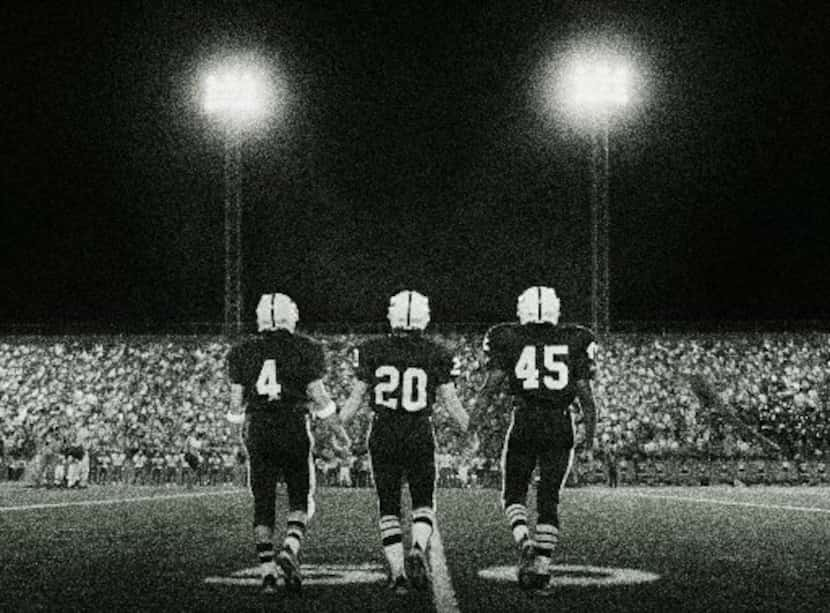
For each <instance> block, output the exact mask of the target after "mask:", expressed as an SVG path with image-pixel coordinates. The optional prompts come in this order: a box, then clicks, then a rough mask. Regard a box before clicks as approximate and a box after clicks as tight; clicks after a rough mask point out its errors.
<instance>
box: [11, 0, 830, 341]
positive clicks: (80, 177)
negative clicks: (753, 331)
mask: <svg viewBox="0 0 830 613" xmlns="http://www.w3.org/2000/svg"><path fill="white" fill-rule="evenodd" d="M90 4H95V5H96V6H90ZM99 4H100V6H98V5H99ZM344 4H348V5H350V6H349V7H348V8H343V9H340V10H332V9H331V8H321V7H315V6H314V5H313V4H312V3H310V2H293V3H291V2H281V3H270V2H261V3H232V2H223V3H207V4H198V5H197V4H195V3H193V4H191V3H133V4H127V3H75V4H72V3H37V5H36V6H29V5H28V4H25V5H24V4H17V5H16V6H12V5H11V4H10V3H6V4H5V5H4V8H3V9H1V10H0V28H1V29H2V31H0V40H2V45H3V58H4V60H3V62H2V63H0V75H1V78H2V94H0V96H1V97H0V101H2V111H3V117H2V135H3V139H2V142H3V147H2V156H3V160H2V162H3V163H2V166H0V167H2V184H1V185H0V189H2V213H1V214H0V215H2V217H0V224H2V225H1V226H0V237H2V240H3V248H2V268H0V282H2V286H3V288H4V292H3V297H2V299H0V323H2V325H3V326H4V327H9V326H13V325H15V324H20V323H24V322H26V323H31V322H34V323H41V324H50V325H59V326H60V325H68V324H70V323H72V322H96V323H95V324H94V325H102V326H116V327H123V328H124V329H127V328H129V327H135V326H143V327H146V328H148V329H159V330H161V329H167V328H171V327H175V326H176V325H178V324H180V323H181V322H192V321H211V322H219V321H221V319H222V291H223V242H222V236H223V235H222V227H223V219H224V217H223V209H222V206H223V186H224V184H223V174H222V172H223V166H222V164H223V157H222V156H223V149H222V141H221V138H219V136H218V135H217V134H216V132H215V131H212V130H211V129H209V126H208V124H207V121H206V120H205V118H204V117H202V116H201V114H200V112H199V108H198V105H197V103H196V99H195V95H194V88H195V83H196V82H197V80H198V75H199V69H200V66H201V65H203V64H204V62H205V61H206V59H208V58H210V57H212V56H214V55H215V54H216V53H217V52H219V51H220V50H222V49H223V48H228V47H230V48H239V49H254V50H255V51H257V52H258V53H260V54H261V55H264V56H265V57H267V58H268V59H269V60H271V61H272V62H273V65H274V66H276V67H278V69H279V71H280V72H281V73H282V75H284V77H285V79H286V82H287V83H288V84H289V87H290V90H291V94H292V97H291V103H290V105H289V107H288V108H287V109H286V113H285V115H283V116H282V119H281V120H280V122H279V123H278V124H276V125H275V126H273V127H272V129H270V130H269V131H268V132H266V133H262V134H259V135H258V136H257V137H256V138H254V139H252V140H250V141H249V142H247V143H246V144H245V147H244V174H245V177H244V202H245V222H244V225H245V227H244V243H245V286H246V300H247V306H246V315H247V314H250V315H251V317H253V311H252V308H253V306H254V304H255V300H256V297H257V296H258V295H259V293H261V292H263V291H286V292H288V293H290V294H291V295H292V296H294V298H295V299H296V301H297V302H298V304H299V306H300V311H301V318H302V319H304V320H306V321H338V322H344V321H374V320H379V319H382V318H383V315H384V312H385V304H386V300H387V299H388V296H389V294H390V293H391V292H393V291H396V290H398V289H401V288H403V287H412V288H413V289H419V290H421V291H422V292H424V293H426V294H427V295H429V296H430V298H431V302H432V306H433V313H434V319H436V320H444V321H495V320H505V319H511V318H512V316H513V313H514V304H515V298H516V295H517V294H518V293H519V292H520V291H521V290H522V289H524V288H525V287H526V286H528V285H532V284H537V283H546V284H550V285H553V286H555V287H556V288H557V289H558V291H559V293H560V294H561V296H562V298H563V311H564V317H565V319H568V320H580V321H587V319H588V317H589V302H588V301H589V296H590V292H589V290H590V266H589V264H590V259H589V246H590V245H589V225H588V220H589V216H588V205H589V195H590V176H591V175H590V143H589V140H588V139H587V138H586V136H585V134H583V133H581V132H579V131H577V130H576V129H574V128H573V127H572V126H569V125H568V124H565V123H563V122H562V121H559V120H558V119H561V118H557V117H556V116H554V114H551V113H545V112H543V109H541V108H540V107H541V105H540V102H539V87H538V79H539V74H540V71H541V70H543V68H544V67H545V66H546V65H547V63H548V61H549V59H550V58H551V57H556V53H557V52H558V51H560V50H561V49H563V48H564V46H566V45H567V44H568V42H569V41H572V40H577V39H579V38H580V37H582V36H593V37H599V38H605V37H610V38H612V39H615V40H624V41H626V44H627V45H628V46H629V47H630V49H633V50H635V51H636V53H637V55H638V57H639V58H640V61H641V70H642V71H643V74H644V75H645V77H646V79H647V88H646V90H645V94H644V96H643V98H642V100H641V101H640V103H639V104H638V105H637V107H636V109H632V112H631V113H629V114H627V116H626V117H624V118H621V119H620V121H618V122H616V123H615V124H614V126H613V129H612V132H611V167H612V181H611V218H612V230H611V245H612V247H611V270H612V317H613V319H614V320H634V321H657V322H663V323H666V324H667V325H668V322H671V321H674V320H685V321H693V322H696V324H695V325H699V326H706V325H708V324H707V322H709V323H711V322H713V321H717V322H724V321H727V322H728V321H746V320H752V321H761V320H770V319H772V320H786V321H788V322H793V323H796V324H798V323H799V322H802V323H804V325H810V324H808V323H807V320H825V321H826V320H830V306H828V300H827V299H826V297H825V296H826V295H827V294H828V291H827V290H828V273H827V263H828V255H830V253H829V252H830V247H828V240H827V236H828V231H830V212H829V211H828V202H827V200H828V199H827V193H828V184H829V181H828V175H829V174H830V172H828V171H829V170H830V169H828V165H827V160H828V155H827V153H828V152H827V149H828V145H827V142H828V138H827V134H828V121H827V119H828V110H827V109H828V97H830V96H829V95H828V94H829V92H828V73H827V70H826V60H825V56H826V48H827V47H828V46H830V45H828V40H827V39H828V31H830V19H828V11H827V9H825V8H823V7H822V3H799V4H798V6H797V8H795V7H796V5H795V4H793V3H784V2H771V1H768V2H763V1H759V2H748V1H747V2H743V1H735V0H728V1H727V0H722V1H721V0H718V1H711V2H706V1H704V2H677V1H673V2H658V1H652V2H576V1H571V2H550V1H548V2H521V3H515V2H510V3H492V4H483V3H469V5H468V8H455V9H448V8H446V7H443V8H440V9H438V8H435V7H433V8H432V9H424V8H415V7H413V6H409V7H405V8H399V7H396V8H394V9H392V8H389V7H386V6H384V4H385V3H380V2H378V3H370V2H362V3H361V2H351V3H344ZM473 7H475V8H473Z"/></svg>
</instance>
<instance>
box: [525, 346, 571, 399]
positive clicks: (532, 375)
mask: <svg viewBox="0 0 830 613" xmlns="http://www.w3.org/2000/svg"><path fill="white" fill-rule="evenodd" d="M541 349H542V358H543V360H542V366H543V367H544V369H545V372H546V373H547V374H545V375H544V376H542V377H541V379H542V383H543V384H544V386H545V387H546V388H548V389H549V390H562V389H565V388H566V387H567V386H568V365H567V364H566V363H565V362H563V361H561V360H560V359H558V358H559V357H560V356H565V355H568V346H567V345H544V346H542V347H541ZM513 372H515V373H516V378H517V379H519V380H520V381H521V382H522V387H523V388H524V389H526V390H537V389H539V374H540V372H539V367H538V366H537V362H536V347H535V346H534V345H526V346H525V348H524V349H522V354H521V355H520V356H519V360H518V361H517V362H516V368H515V369H514V371H513Z"/></svg>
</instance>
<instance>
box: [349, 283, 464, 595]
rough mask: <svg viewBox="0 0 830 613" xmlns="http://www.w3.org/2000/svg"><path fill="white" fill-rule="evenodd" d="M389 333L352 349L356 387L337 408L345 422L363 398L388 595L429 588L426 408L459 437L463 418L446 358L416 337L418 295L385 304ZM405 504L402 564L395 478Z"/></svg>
mask: <svg viewBox="0 0 830 613" xmlns="http://www.w3.org/2000/svg"><path fill="white" fill-rule="evenodd" d="M388 319H389V323H390V324H391V328H392V332H391V334H389V335H387V336H385V337H382V338H377V339H370V340H368V341H366V342H365V343H363V345H362V346H360V347H359V348H357V349H356V350H355V375H356V381H355V383H354V387H353V389H352V393H351V395H350V397H349V399H348V400H347V401H346V404H345V405H344V406H343V411H342V413H341V419H342V420H343V422H344V423H347V422H348V421H349V420H350V419H351V418H352V417H353V416H354V414H355V413H356V412H357V410H358V409H359V408H360V407H361V406H362V404H363V400H364V398H365V397H366V396H367V395H368V397H369V399H370V401H369V404H370V405H371V407H372V409H373V411H374V415H373V419H372V424H371V433H370V435H369V453H370V455H371V464H372V473H373V476H374V481H375V486H376V489H377V494H378V499H379V505H378V507H379V514H380V532H381V539H382V542H383V549H384V553H385V555H386V559H387V561H388V562H389V571H390V574H389V587H390V588H391V589H393V590H394V591H395V592H396V593H405V592H406V591H407V576H408V578H409V581H411V583H412V585H413V586H414V587H415V588H416V589H419V590H425V589H426V588H427V586H428V582H429V569H428V568H429V567H428V564H427V561H426V551H427V547H428V545H429V541H430V537H431V536H432V531H433V525H434V522H435V500H434V497H433V494H434V491H435V437H434V433H433V430H432V420H431V414H432V407H433V405H434V403H435V401H436V399H437V400H439V401H441V402H442V403H443V404H444V406H445V407H446V408H447V409H448V411H449V412H450V414H451V415H452V417H453V418H454V419H455V420H456V421H457V422H458V424H459V426H460V427H461V429H462V430H463V431H466V430H467V426H468V424H469V417H468V415H467V412H466V411H465V410H464V408H463V407H462V406H461V401H460V400H459V399H458V395H457V393H456V389H455V383H454V377H455V376H456V375H458V374H459V373H458V366H457V363H456V362H455V360H454V359H453V356H452V354H451V353H450V351H449V350H448V349H446V348H444V347H442V346H441V345H439V344H438V343H436V342H435V341H433V340H431V339H429V338H427V337H426V336H424V334H423V330H424V328H426V326H427V324H428V323H429V302H428V300H427V298H426V296H423V295H422V294H419V293H418V292H414V291H403V292H400V293H398V294H396V295H394V296H392V298H391V299H390V301H389V309H388ZM404 477H405V478H406V480H407V482H408V483H409V493H410V495H411V498H412V548H411V549H410V551H409V554H408V555H407V556H406V558H404V549H403V538H402V534H401V487H402V483H401V481H402V479H403V478H404Z"/></svg>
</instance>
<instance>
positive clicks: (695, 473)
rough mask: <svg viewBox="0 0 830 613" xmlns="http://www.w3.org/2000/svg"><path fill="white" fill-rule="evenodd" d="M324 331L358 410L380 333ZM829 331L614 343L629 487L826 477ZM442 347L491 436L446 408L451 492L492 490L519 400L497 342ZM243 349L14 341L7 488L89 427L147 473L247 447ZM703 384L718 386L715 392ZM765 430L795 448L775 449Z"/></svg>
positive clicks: (620, 450)
mask: <svg viewBox="0 0 830 613" xmlns="http://www.w3.org/2000/svg"><path fill="white" fill-rule="evenodd" d="M316 336H317V338H318V339H319V340H321V341H322V342H323V344H324V346H325V348H326V352H327V357H328V368H329V370H328V375H327V377H326V383H327V385H328V386H329V388H330V389H331V390H332V393H333V395H334V396H335V398H336V399H337V400H338V402H340V403H342V402H343V401H344V400H345V398H346V396H347V395H348V393H349V390H350V385H351V375H352V366H351V348H352V347H353V346H355V345H356V344H357V343H359V342H360V341H361V340H362V338H364V337H365V336H364V335H358V334H325V335H316ZM826 336H827V335H821V334H803V335H796V334H786V335H783V334H782V335H766V336H764V335H756V336H752V335H744V336H741V335H736V336H688V335H687V336H682V335H670V336H659V335H652V336H643V335H614V336H611V337H610V338H609V339H607V340H606V341H605V342H604V343H603V345H602V348H601V351H600V353H599V355H598V368H597V372H598V376H597V380H596V382H595V388H596V395H597V397H598V399H599V401H600V405H601V407H602V411H601V415H600V419H599V422H598V426H597V439H598V442H599V447H600V450H599V451H608V452H611V453H612V454H613V457H615V458H616V459H617V460H616V461H618V463H619V481H620V483H621V484H629V483H645V484H649V485H651V484H654V485H657V484H664V483H701V484H708V483H733V482H735V481H739V482H741V483H747V484H756V483H758V484H760V483H782V484H796V483H821V482H826V472H825V469H824V468H823V464H821V462H823V460H824V459H825V458H826V454H827V453H828V447H829V446H830V411H829V410H828V402H827V398H828V380H827V375H826V373H825V371H826V365H827V364H828V363H830V343H827V338H826ZM441 338H442V340H443V341H444V342H445V343H446V344H447V345H449V346H450V347H451V348H452V349H453V350H454V351H455V352H456V354H457V355H458V356H459V358H460V359H461V364H462V374H461V376H460V377H459V380H458V386H459V389H460V393H461V396H462V398H463V400H464V402H465V403H467V404H468V406H473V403H474V402H475V407H476V408H475V410H474V411H473V422H474V425H475V428H476V430H477V431H478V433H479V437H480V444H479V445H478V446H477V449H476V450H475V453H473V452H472V451H473V450H472V449H471V448H470V443H469V439H468V438H467V437H463V436H460V434H459V433H458V432H457V431H456V430H454V429H453V428H452V427H450V426H449V424H448V418H447V415H445V414H444V413H443V411H441V410H438V411H437V413H436V414H435V416H434V421H435V424H436V430H437V440H438V445H439V449H440V451H441V452H442V453H445V454H447V455H448V457H449V458H451V462H450V463H449V464H448V465H447V467H446V470H445V472H446V475H445V478H444V481H445V482H446V483H453V484H456V483H457V482H458V475H459V474H464V475H467V474H469V475H472V476H473V477H469V478H468V479H469V480H473V479H474V481H475V482H476V483H490V482H491V481H493V479H491V478H490V477H491V476H490V474H489V472H490V471H489V470H485V471H480V470H478V468H477V467H480V466H482V465H483V464H484V463H487V465H488V466H493V465H495V466H497V463H498V458H499V456H500V453H501V446H502V437H503V434H504V431H505V429H506V426H507V422H508V419H509V407H508V406H507V403H506V396H505V395H504V394H503V393H501V392H499V391H498V390H497V391H495V392H492V393H490V394H489V396H488V397H485V398H479V392H478V390H479V389H480V387H481V383H482V381H483V374H482V372H481V369H480V364H481V359H482V356H481V351H480V346H481V334H478V333H465V334H449V335H444V336H442V337H441ZM228 348H229V346H228V344H227V342H226V341H225V340H224V339H222V338H218V337H203V336H188V337H121V336H112V337H83V336H79V337H61V338H51V337H34V338H19V337H18V338H15V337H10V338H7V339H5V340H3V341H0V369H2V372H3V373H4V374H5V376H4V377H3V380H2V381H0V423H2V425H3V430H2V434H3V439H4V440H3V443H4V444H3V454H4V456H5V457H4V463H3V467H4V469H3V471H2V473H3V477H5V478H8V477H9V476H10V475H11V476H19V470H18V469H19V466H20V462H21V461H26V462H31V461H32V460H33V459H34V457H35V456H36V455H37V454H42V453H43V451H44V448H45V447H46V445H47V441H48V440H51V441H52V443H51V444H52V445H53V446H54V445H55V444H57V445H58V448H59V449H60V448H61V443H60V441H64V443H66V440H65V439H66V437H68V436H69V433H70V432H71V431H72V429H73V428H75V427H78V426H83V427H86V428H88V429H89V430H90V431H91V432H92V438H93V440H92V444H91V447H92V449H93V451H94V455H96V456H98V455H101V454H102V450H108V453H112V452H124V453H126V454H127V456H128V460H127V463H126V466H123V467H122V468H121V469H119V472H120V471H122V470H123V472H124V474H128V472H129V474H133V473H132V471H131V468H130V464H131V460H130V458H131V457H132V455H133V453H135V452H136V451H137V450H139V449H141V450H142V451H143V452H144V453H145V454H147V456H148V457H152V456H153V454H156V453H161V454H173V455H177V454H181V453H182V450H183V444H184V440H185V438H186V437H187V436H189V435H190V434H192V433H193V432H196V431H199V432H202V433H204V435H205V437H206V440H207V441H208V447H209V451H211V452H216V453H219V454H222V453H224V452H227V451H229V450H230V449H231V448H232V447H233V445H234V443H235V441H232V440H231V439H230V431H229V429H228V427H227V424H226V422H225V419H224V412H225V399H226V398H227V393H228V384H227V379H226V374H225V355H226V353H227V351H228ZM696 378H697V379H699V380H705V381H706V382H707V383H706V385H708V386H711V389H710V390H708V391H707V390H704V391H702V392H701V390H700V389H698V388H699V387H700V382H699V380H697V381H696ZM712 390H714V391H712ZM706 394H717V395H718V396H719V398H720V399H721V400H722V403H723V406H726V407H728V410H730V411H732V412H734V413H735V414H736V415H738V416H739V417H740V419H741V420H742V421H743V422H744V423H745V424H747V429H746V430H743V429H741V430H738V429H736V428H734V427H733V424H732V423H730V422H729V421H727V420H724V419H721V417H722V415H720V414H719V413H718V411H717V410H714V409H713V408H712V406H711V405H710V404H709V402H708V401H707V398H706V397H705V395H706ZM577 421H578V419H577ZM366 422H367V416H366V415H365V414H364V415H363V416H362V417H361V418H360V419H358V420H356V423H355V424H353V426H352V434H353V439H354V440H356V441H361V440H362V435H361V433H363V432H365V429H366ZM752 432H756V433H759V434H762V435H764V436H766V437H768V438H769V439H771V440H773V441H774V442H775V443H776V444H777V445H779V446H780V449H781V452H780V453H778V454H770V452H769V450H768V449H766V448H765V447H764V446H763V445H761V444H759V442H758V441H757V440H755V439H754V438H753V436H752ZM322 451H324V450H321V452H322ZM357 455H361V454H360V453H358V454H357ZM600 456H602V453H598V454H597V459H596V460H594V459H593V454H591V455H586V454H584V453H583V454H581V457H580V463H579V464H580V465H581V466H582V468H581V470H580V475H579V481H578V482H579V483H588V482H600V481H606V480H607V475H608V467H607V466H606V465H605V464H604V463H603V460H602V459H601V457H600ZM820 466H821V467H822V468H819V467H820ZM459 467H460V471H459ZM149 470H150V469H149V468H148V471H149ZM175 470H181V469H174V471H175ZM111 472H112V471H111ZM479 472H481V473H482V474H480V475H479Z"/></svg>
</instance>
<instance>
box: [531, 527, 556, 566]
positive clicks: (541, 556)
mask: <svg viewBox="0 0 830 613" xmlns="http://www.w3.org/2000/svg"><path fill="white" fill-rule="evenodd" d="M558 543H559V529H558V528H557V527H556V526H554V525H553V524H536V567H537V572H543V573H547V572H548V569H549V568H550V559H551V556H552V555H553V550H554V549H556V545H557V544H558Z"/></svg>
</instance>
